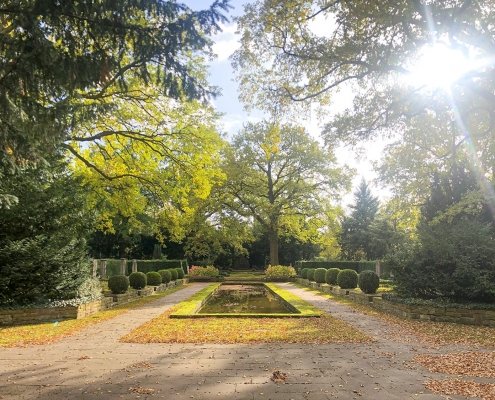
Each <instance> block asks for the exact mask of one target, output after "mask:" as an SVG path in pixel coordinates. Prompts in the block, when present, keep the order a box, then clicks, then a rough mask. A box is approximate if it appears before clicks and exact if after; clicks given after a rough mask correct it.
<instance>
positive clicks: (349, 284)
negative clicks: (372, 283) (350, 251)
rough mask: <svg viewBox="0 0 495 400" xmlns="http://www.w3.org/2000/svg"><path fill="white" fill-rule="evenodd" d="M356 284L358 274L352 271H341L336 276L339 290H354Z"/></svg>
mask: <svg viewBox="0 0 495 400" xmlns="http://www.w3.org/2000/svg"><path fill="white" fill-rule="evenodd" d="M357 283H358V274H357V272H356V271H354V270H353V269H343V270H342V271H340V272H339V274H338V275H337V284H338V285H339V286H340V288H341V289H355V288H356V287H357Z"/></svg>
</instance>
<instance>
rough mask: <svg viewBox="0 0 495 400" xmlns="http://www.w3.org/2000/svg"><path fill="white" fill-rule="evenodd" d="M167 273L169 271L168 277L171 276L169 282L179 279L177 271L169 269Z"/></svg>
mask: <svg viewBox="0 0 495 400" xmlns="http://www.w3.org/2000/svg"><path fill="white" fill-rule="evenodd" d="M169 271H170V275H171V278H170V280H172V281H175V280H177V278H178V277H179V273H178V272H177V270H176V269H175V268H170V269H169Z"/></svg>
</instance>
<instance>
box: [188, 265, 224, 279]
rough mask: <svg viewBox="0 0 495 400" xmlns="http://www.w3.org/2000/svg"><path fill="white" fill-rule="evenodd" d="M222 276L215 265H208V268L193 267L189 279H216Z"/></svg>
mask: <svg viewBox="0 0 495 400" xmlns="http://www.w3.org/2000/svg"><path fill="white" fill-rule="evenodd" d="M219 275H220V271H219V270H218V268H215V267H214V266H213V265H208V266H206V267H198V266H196V265H193V266H192V267H191V269H190V270H189V277H210V278H216V277H218V276H219Z"/></svg>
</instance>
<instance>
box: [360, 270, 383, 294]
mask: <svg viewBox="0 0 495 400" xmlns="http://www.w3.org/2000/svg"><path fill="white" fill-rule="evenodd" d="M358 286H359V289H361V290H362V291H363V292H364V293H366V294H372V293H376V290H377V289H378V286H380V277H379V276H378V275H377V274H376V273H375V272H373V271H362V272H361V273H360V274H359V278H358Z"/></svg>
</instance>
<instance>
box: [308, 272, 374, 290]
mask: <svg viewBox="0 0 495 400" xmlns="http://www.w3.org/2000/svg"><path fill="white" fill-rule="evenodd" d="M300 276H301V277H302V278H304V279H309V280H310V281H315V282H317V283H328V284H329V285H338V286H340V288H341V289H355V288H356V287H358V286H359V288H360V289H361V290H362V291H363V292H364V293H367V294H371V293H376V291H377V289H378V287H379V286H380V278H379V277H378V275H377V274H376V273H375V272H374V271H369V270H364V271H361V272H360V273H359V274H358V273H357V272H356V271H355V270H353V269H350V268H346V269H342V270H341V269H338V268H330V269H325V268H303V269H302V270H301V271H300Z"/></svg>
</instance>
